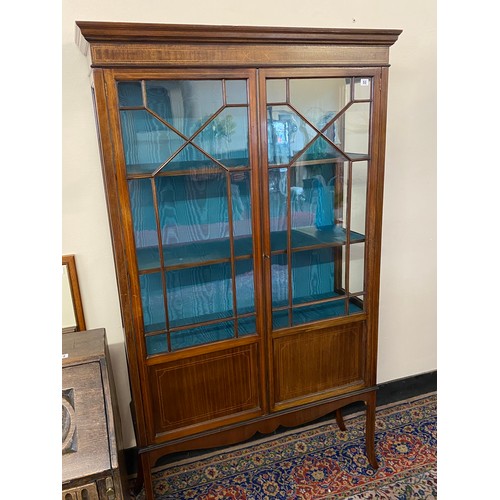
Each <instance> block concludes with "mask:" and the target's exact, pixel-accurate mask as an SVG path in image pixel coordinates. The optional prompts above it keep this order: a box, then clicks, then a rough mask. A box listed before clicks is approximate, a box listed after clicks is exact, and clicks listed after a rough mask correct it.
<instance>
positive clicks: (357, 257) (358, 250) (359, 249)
mask: <svg viewBox="0 0 500 500" xmlns="http://www.w3.org/2000/svg"><path fill="white" fill-rule="evenodd" d="M364 289H365V244H364V243H357V244H356V245H350V258H349V293H359V292H363V291H364Z"/></svg>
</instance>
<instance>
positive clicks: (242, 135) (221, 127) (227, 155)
mask: <svg viewBox="0 0 500 500" xmlns="http://www.w3.org/2000/svg"><path fill="white" fill-rule="evenodd" d="M193 142H194V143H195V144H196V145H197V146H199V147H200V148H201V149H203V150H204V151H206V152H207V153H208V154H209V155H210V156H212V157H213V158H215V159H216V160H218V161H220V162H221V163H222V164H224V165H225V166H227V167H247V166H248V164H249V155H248V111H247V108H246V107H244V108H230V107H228V108H225V109H224V111H222V113H220V114H219V115H217V117H216V118H214V119H213V120H212V121H211V122H210V123H209V124H208V125H207V126H206V127H205V128H204V129H203V130H202V131H201V132H200V134H199V135H198V136H197V137H196V138H195V139H194V140H193Z"/></svg>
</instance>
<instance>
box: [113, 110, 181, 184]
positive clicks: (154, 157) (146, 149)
mask: <svg viewBox="0 0 500 500" xmlns="http://www.w3.org/2000/svg"><path fill="white" fill-rule="evenodd" d="M120 117H121V131H122V139H123V150H124V153H125V163H126V165H127V173H129V174H134V173H153V172H154V171H155V170H156V169H157V168H158V167H159V166H160V165H161V164H162V163H163V162H165V161H167V160H168V159H169V158H170V156H172V155H173V154H174V153H175V152H176V151H177V150H178V149H179V148H180V147H181V146H182V145H183V144H184V142H185V141H184V140H183V139H182V137H180V136H179V135H177V134H176V133H175V132H173V131H172V130H170V129H169V128H168V127H167V126H166V125H165V124H164V123H162V122H161V121H160V120H158V119H157V118H155V117H154V116H153V115H152V114H151V113H149V112H148V111H145V110H126V111H120Z"/></svg>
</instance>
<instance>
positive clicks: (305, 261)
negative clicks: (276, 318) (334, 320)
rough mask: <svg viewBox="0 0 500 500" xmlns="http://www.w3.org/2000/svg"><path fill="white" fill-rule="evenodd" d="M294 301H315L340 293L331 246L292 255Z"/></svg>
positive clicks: (297, 302)
mask: <svg viewBox="0 0 500 500" xmlns="http://www.w3.org/2000/svg"><path fill="white" fill-rule="evenodd" d="M292 280H293V303H294V304H300V303H302V302H313V301H316V300H322V299H327V298H332V297H333V296H335V295H338V294H337V293H335V292H334V290H335V262H334V252H333V250H332V249H331V248H318V249H315V250H306V251H303V252H294V253H293V255H292Z"/></svg>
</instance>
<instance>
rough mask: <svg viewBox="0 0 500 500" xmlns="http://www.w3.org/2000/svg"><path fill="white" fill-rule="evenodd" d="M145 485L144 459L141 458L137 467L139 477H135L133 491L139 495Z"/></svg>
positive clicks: (135, 494)
mask: <svg viewBox="0 0 500 500" xmlns="http://www.w3.org/2000/svg"><path fill="white" fill-rule="evenodd" d="M143 486H144V472H143V469H142V460H139V465H138V468H137V477H136V478H135V481H134V484H133V486H132V493H133V494H134V496H137V495H138V494H139V493H140V492H141V491H142V487H143Z"/></svg>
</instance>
